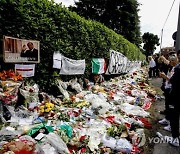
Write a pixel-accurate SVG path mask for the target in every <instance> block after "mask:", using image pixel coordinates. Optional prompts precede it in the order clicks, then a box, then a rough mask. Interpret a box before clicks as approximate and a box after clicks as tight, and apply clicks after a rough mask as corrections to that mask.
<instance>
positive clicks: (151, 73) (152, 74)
mask: <svg viewBox="0 0 180 154" xmlns="http://www.w3.org/2000/svg"><path fill="white" fill-rule="evenodd" d="M148 61H149V72H148V73H149V78H152V77H155V72H154V69H155V66H156V63H155V61H154V59H153V58H152V56H149V57H148Z"/></svg>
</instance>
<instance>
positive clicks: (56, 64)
mask: <svg viewBox="0 0 180 154" xmlns="http://www.w3.org/2000/svg"><path fill="white" fill-rule="evenodd" d="M61 61H62V55H61V53H58V52H54V54H53V68H57V69H61Z"/></svg>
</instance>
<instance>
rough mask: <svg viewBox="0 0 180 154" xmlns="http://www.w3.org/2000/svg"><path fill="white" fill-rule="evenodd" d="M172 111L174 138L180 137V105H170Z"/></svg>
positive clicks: (171, 121)
mask: <svg viewBox="0 0 180 154" xmlns="http://www.w3.org/2000/svg"><path fill="white" fill-rule="evenodd" d="M169 111H170V125H171V133H172V137H174V138H176V137H179V114H180V105H179V104H175V105H169Z"/></svg>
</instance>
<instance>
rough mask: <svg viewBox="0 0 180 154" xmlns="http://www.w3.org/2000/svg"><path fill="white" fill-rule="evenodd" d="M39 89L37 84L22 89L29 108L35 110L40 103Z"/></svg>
mask: <svg viewBox="0 0 180 154" xmlns="http://www.w3.org/2000/svg"><path fill="white" fill-rule="evenodd" d="M38 92H39V88H38V85H37V84H34V85H33V86H25V87H23V88H21V89H20V93H21V94H22V95H23V96H24V98H25V99H26V100H25V102H26V103H28V104H29V105H27V106H26V107H27V108H30V109H31V108H34V107H36V106H37V104H38V103H39V96H38V95H39V93H38Z"/></svg>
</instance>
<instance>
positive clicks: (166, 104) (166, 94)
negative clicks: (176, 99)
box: [164, 88, 171, 120]
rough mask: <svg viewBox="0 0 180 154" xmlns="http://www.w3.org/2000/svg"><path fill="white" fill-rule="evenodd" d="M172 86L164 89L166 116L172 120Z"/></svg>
mask: <svg viewBox="0 0 180 154" xmlns="http://www.w3.org/2000/svg"><path fill="white" fill-rule="evenodd" d="M170 90H171V89H170V88H168V89H164V97H165V118H166V119H167V120H170V111H169V105H170V104H171V99H170V94H169V92H170Z"/></svg>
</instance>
